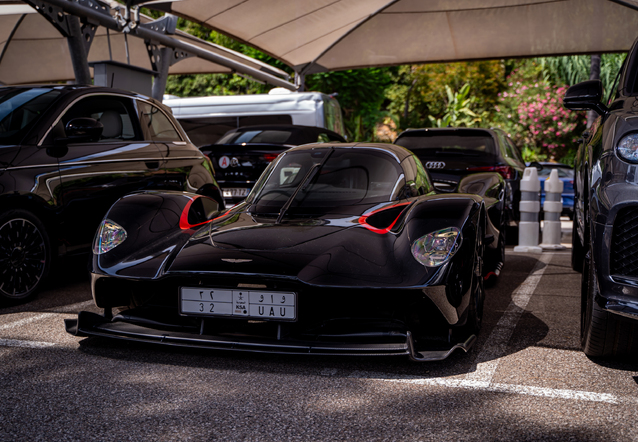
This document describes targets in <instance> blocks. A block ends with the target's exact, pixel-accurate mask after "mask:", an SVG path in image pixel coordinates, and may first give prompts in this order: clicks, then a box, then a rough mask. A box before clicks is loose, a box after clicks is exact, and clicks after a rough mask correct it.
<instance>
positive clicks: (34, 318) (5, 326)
mask: <svg viewBox="0 0 638 442" xmlns="http://www.w3.org/2000/svg"><path fill="white" fill-rule="evenodd" d="M51 316H56V314H55V313H41V314H39V315H35V316H31V317H29V318H24V319H19V320H17V321H14V322H9V323H8V324H3V325H0V330H7V329H10V328H15V327H21V326H23V325H25V324H28V323H30V322H34V321H39V320H40V319H45V318H49V317H51Z"/></svg>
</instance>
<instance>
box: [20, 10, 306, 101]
mask: <svg viewBox="0 0 638 442" xmlns="http://www.w3.org/2000/svg"><path fill="white" fill-rule="evenodd" d="M25 1H27V2H31V1H33V0H25ZM46 3H48V4H50V5H53V6H56V7H58V8H61V9H62V10H63V11H64V12H66V13H67V14H73V15H76V16H78V17H84V18H86V19H89V20H92V21H94V22H95V23H97V24H99V25H100V26H104V27H106V28H109V29H112V30H116V31H119V32H121V31H122V30H123V25H122V24H120V23H119V22H118V21H117V20H116V19H115V18H113V17H111V16H110V15H109V14H105V13H103V12H101V11H99V10H97V9H94V8H89V7H85V6H83V5H82V4H80V3H79V2H76V1H68V0H47V2H46ZM36 6H37V4H36ZM130 34H131V35H134V36H136V37H140V38H142V39H144V40H149V41H155V42H157V43H158V44H161V45H163V46H166V47H169V48H172V49H176V50H181V51H184V52H188V53H189V54H192V55H193V56H196V57H199V58H201V59H204V60H208V61H212V62H213V63H217V64H220V65H222V66H226V67H228V68H230V69H231V70H234V71H236V72H241V73H243V74H245V75H249V76H251V77H253V78H255V79H257V80H261V81H265V82H267V83H269V84H272V85H273V86H279V87H283V88H286V89H289V90H292V91H294V90H296V87H295V86H294V85H293V84H291V83H289V82H288V81H286V80H283V79H281V78H278V77H275V76H274V75H271V74H269V73H267V72H264V71H261V70H259V69H255V68H253V67H250V66H246V65H244V64H243V63H240V62H237V61H235V60H232V59H230V58H227V57H224V56H223V55H219V54H216V53H214V52H211V51H207V50H205V49H202V48H200V47H198V46H195V45H194V44H189V43H187V42H185V41H180V40H177V39H175V38H172V37H170V36H168V35H164V34H162V33H161V32H157V31H155V30H152V29H146V28H145V27H144V26H143V25H140V26H136V27H135V28H134V29H133V30H130Z"/></svg>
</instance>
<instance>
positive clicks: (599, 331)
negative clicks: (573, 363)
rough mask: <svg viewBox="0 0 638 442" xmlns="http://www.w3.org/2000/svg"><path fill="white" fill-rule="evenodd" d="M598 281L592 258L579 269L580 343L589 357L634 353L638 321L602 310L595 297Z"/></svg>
mask: <svg viewBox="0 0 638 442" xmlns="http://www.w3.org/2000/svg"><path fill="white" fill-rule="evenodd" d="M598 294H599V291H598V281H597V278H596V272H595V269H594V265H593V260H591V259H587V262H586V267H585V268H584V269H583V277H582V284H581V306H580V310H581V312H580V315H581V319H580V343H581V346H582V349H583V352H585V354H586V355H587V356H590V357H607V358H611V357H629V356H633V357H636V356H638V323H637V322H638V321H635V320H631V319H628V318H623V317H622V316H618V315H616V314H614V313H609V312H607V311H605V310H603V309H602V308H601V307H600V306H599V305H598V303H597V302H595V298H596V297H597V296H598Z"/></svg>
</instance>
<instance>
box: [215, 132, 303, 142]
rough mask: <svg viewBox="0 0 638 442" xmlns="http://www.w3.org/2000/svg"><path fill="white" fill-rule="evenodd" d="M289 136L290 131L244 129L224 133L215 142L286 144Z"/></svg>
mask: <svg viewBox="0 0 638 442" xmlns="http://www.w3.org/2000/svg"><path fill="white" fill-rule="evenodd" d="M290 136H291V132H290V131H284V130H246V131H238V132H231V133H229V134H226V135H225V136H223V137H222V138H221V139H220V140H219V141H217V143H215V144H242V143H267V144H286V142H287V141H288V139H289V138H290Z"/></svg>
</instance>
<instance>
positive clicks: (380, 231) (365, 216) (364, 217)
mask: <svg viewBox="0 0 638 442" xmlns="http://www.w3.org/2000/svg"><path fill="white" fill-rule="evenodd" d="M410 204H412V203H400V204H394V205H392V206H386V207H382V208H380V209H377V210H375V211H373V212H370V213H364V214H363V215H361V216H360V217H359V224H361V225H362V226H363V227H365V228H366V229H368V230H370V231H371V232H374V233H378V234H379V235H383V234H384V233H388V232H389V231H390V230H392V227H394V225H395V224H396V223H397V220H398V219H399V218H400V217H401V214H402V213H403V211H401V213H399V214H398V215H397V217H396V218H395V219H394V221H392V224H390V225H389V226H388V227H386V228H385V229H378V228H376V227H373V226H371V225H370V224H368V223H367V222H366V220H367V219H368V217H369V216H372V215H374V214H375V213H379V212H383V211H384V210H388V209H392V208H394V207H402V206H409V205H410Z"/></svg>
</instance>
